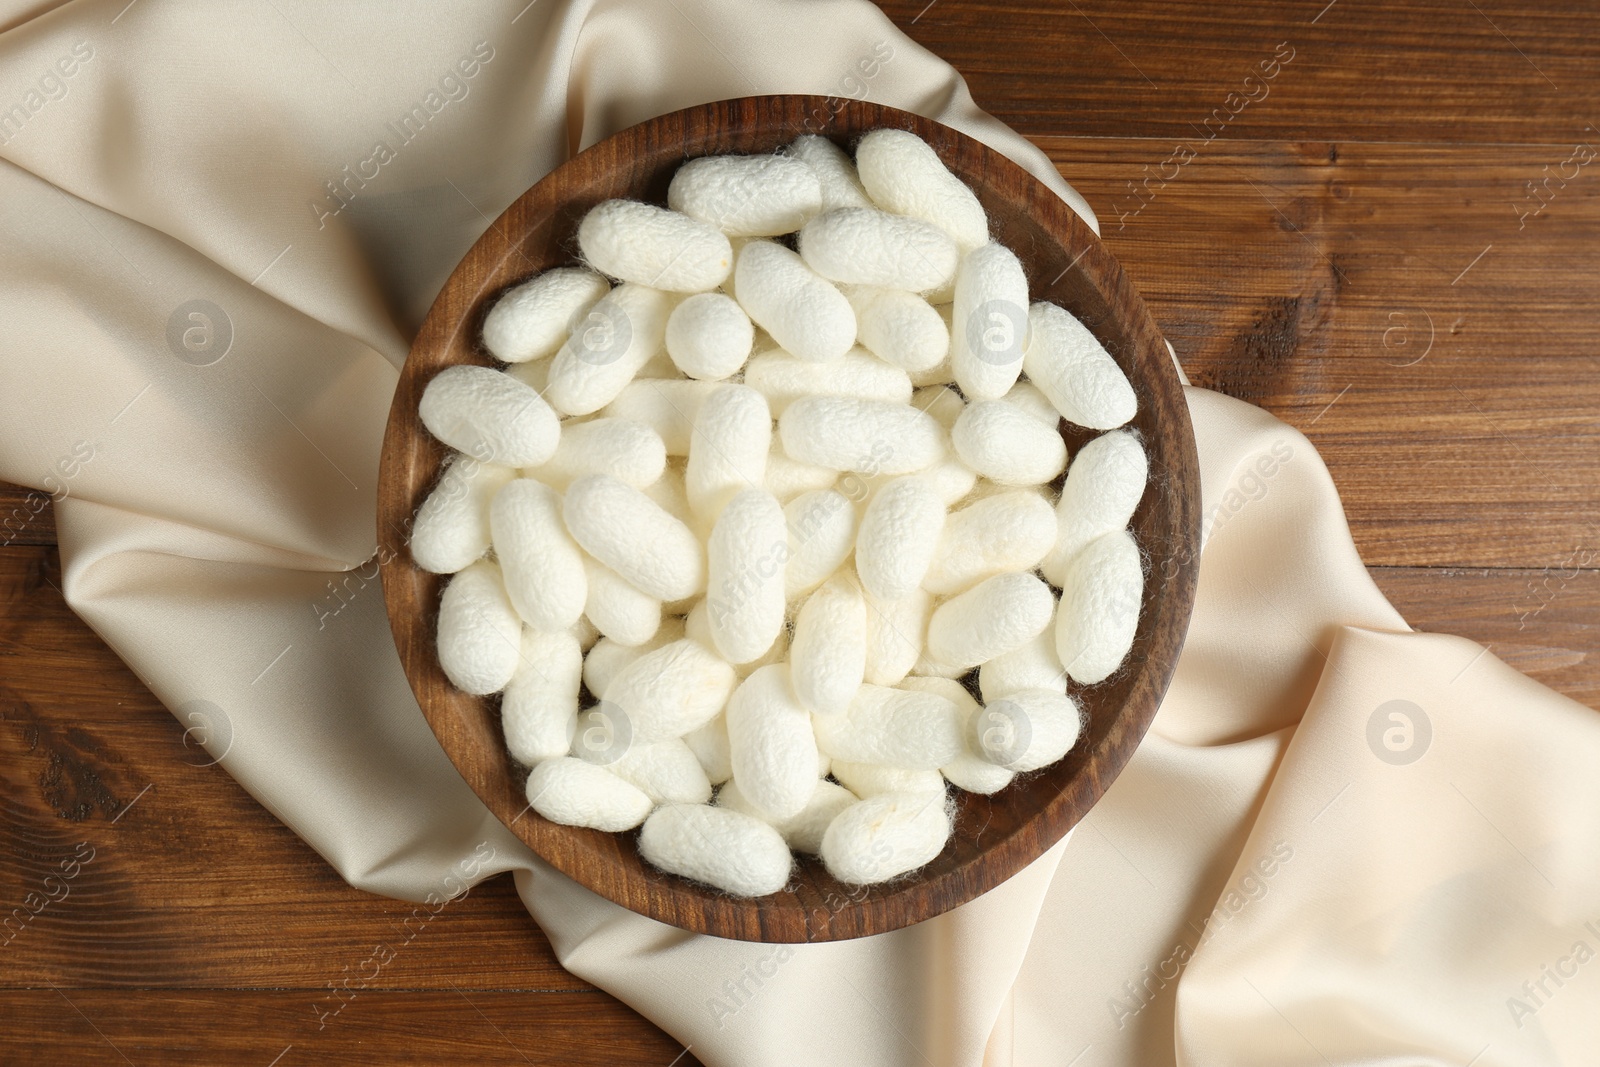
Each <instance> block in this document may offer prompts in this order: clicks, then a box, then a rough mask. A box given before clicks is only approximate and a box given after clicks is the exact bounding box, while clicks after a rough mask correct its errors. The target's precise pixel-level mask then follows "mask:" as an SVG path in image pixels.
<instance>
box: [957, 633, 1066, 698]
mask: <svg viewBox="0 0 1600 1067" xmlns="http://www.w3.org/2000/svg"><path fill="white" fill-rule="evenodd" d="M978 689H979V691H980V692H982V693H983V699H984V700H999V699H1000V698H1001V697H1003V696H1009V695H1010V694H1012V693H1015V692H1016V691H1017V690H1019V689H1053V690H1055V691H1056V692H1057V693H1065V692H1066V691H1067V672H1066V669H1065V668H1063V667H1062V666H1061V657H1060V656H1057V655H1056V635H1055V633H1054V632H1052V631H1051V630H1050V629H1049V628H1048V627H1046V628H1045V629H1044V630H1041V631H1040V632H1039V636H1037V637H1035V638H1033V639H1032V640H1031V641H1027V642H1025V643H1024V644H1021V645H1018V646H1017V647H1016V648H1014V649H1012V650H1011V651H1010V652H1003V653H1001V654H1000V655H998V656H996V657H995V658H994V659H992V660H989V661H988V662H987V663H985V664H984V665H983V666H982V667H980V668H978Z"/></svg>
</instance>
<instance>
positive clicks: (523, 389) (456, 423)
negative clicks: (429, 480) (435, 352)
mask: <svg viewBox="0 0 1600 1067" xmlns="http://www.w3.org/2000/svg"><path fill="white" fill-rule="evenodd" d="M417 415H418V417H419V418H421V420H422V425H424V426H426V427H427V428H428V432H429V433H431V434H433V436H435V437H437V438H438V439H439V440H441V441H443V442H444V443H445V444H447V445H449V446H450V447H451V448H453V449H455V450H456V451H457V452H465V453H466V454H467V455H469V456H471V457H473V458H474V459H476V460H478V461H479V462H481V463H498V464H500V465H501V466H505V467H534V466H538V465H539V464H540V463H543V462H544V461H545V460H547V459H549V458H550V456H551V454H552V453H553V452H555V450H556V442H557V440H558V438H559V437H560V435H561V427H560V425H559V423H558V422H557V421H556V413H555V412H554V411H551V410H550V405H549V404H547V403H546V402H545V399H544V397H542V396H540V395H539V394H538V392H536V391H535V390H534V389H532V388H530V387H529V386H527V385H525V384H523V383H522V382H521V381H518V380H517V379H516V378H513V377H512V376H511V375H509V374H505V373H502V372H501V371H497V370H491V369H489V368H488V367H473V366H464V365H460V366H454V367H446V368H445V369H444V370H442V371H440V372H439V373H438V374H435V375H434V376H433V378H432V379H430V380H429V382H428V385H427V387H426V388H425V389H423V391H422V400H421V401H420V402H419V403H418V405H417Z"/></svg>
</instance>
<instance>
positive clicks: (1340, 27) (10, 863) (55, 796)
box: [0, 0, 1600, 1067]
mask: <svg viewBox="0 0 1600 1067" xmlns="http://www.w3.org/2000/svg"><path fill="white" fill-rule="evenodd" d="M1324 3H1326V0H1302V2H1297V3H1292V4H1284V3H1279V2H1269V0H1236V2H1234V3H1230V4H1226V5H1221V4H1218V5H1204V4H1196V3H1188V2H1182V0H1178V2H1174V0H1165V2H1156V0H1126V2H1122V3H1112V2H1109V0H1065V3H1063V4H1061V5H1059V6H1057V5H1054V4H1045V3H1021V2H1013V3H1006V4H998V3H977V2H973V0H934V2H933V3H931V4H929V3H927V0H910V2H895V3H890V4H886V5H885V7H886V10H887V11H888V13H889V15H890V16H891V18H893V19H894V21H895V22H896V23H897V24H898V25H899V26H900V27H901V28H902V29H903V30H905V31H906V32H907V33H909V34H910V35H911V36H912V37H913V38H914V39H916V40H917V41H918V42H920V43H921V44H923V45H925V46H926V47H928V48H930V49H932V50H933V51H934V52H936V53H938V54H940V55H942V56H945V57H946V58H948V59H949V60H950V61H951V62H953V63H954V64H955V65H956V66H957V67H958V68H959V69H960V70H961V71H962V72H963V73H964V74H965V75H966V76H967V78H968V80H969V82H970V84H971V88H972V91H973V94H974V96H975V97H976V98H977V100H978V102H979V103H980V104H981V105H983V106H984V107H986V108H987V109H989V110H990V111H991V112H993V113H994V114H995V115H997V116H999V117H1000V118H1001V119H1003V120H1005V121H1006V122H1009V123H1010V124H1011V125H1013V126H1014V127H1015V128H1017V129H1018V130H1020V131H1021V132H1022V133H1024V134H1026V135H1027V136H1028V137H1030V138H1031V139H1032V140H1033V141H1034V142H1035V143H1037V144H1038V145H1039V146H1040V147H1042V148H1043V149H1044V150H1045V151H1046V152H1047V153H1049V155H1050V157H1051V158H1052V159H1053V160H1054V161H1055V162H1056V164H1057V165H1058V166H1059V167H1060V169H1061V172H1062V173H1063V174H1064V175H1065V176H1066V177H1067V179H1068V180H1069V181H1071V182H1072V183H1073V184H1074V185H1076V186H1077V187H1078V189H1080V190H1081V191H1082V192H1083V193H1084V194H1085V195H1086V196H1087V197H1088V199H1089V201H1090V203H1092V204H1093V205H1094V206H1095V208H1096V209H1097V210H1098V212H1099V213H1100V217H1101V223H1102V229H1103V231H1104V233H1105V236H1106V238H1107V240H1108V242H1109V244H1110V246H1111V248H1112V250H1113V251H1114V252H1115V253H1116V254H1117V255H1118V256H1119V257H1120V258H1121V260H1122V262H1123V264H1124V265H1125V266H1126V268H1127V270H1128V271H1129V273H1130V274H1131V275H1132V276H1133V278H1134V280H1135V282H1136V283H1137V284H1139V286H1140V287H1141V289H1142V290H1143V292H1144V294H1145V296H1146V299H1147V300H1148V301H1149V303H1150V305H1151V307H1152V309H1153V310H1154V313H1155V316H1156V319H1157V321H1158V322H1159V323H1160V324H1161V326H1162V327H1163V329H1164V330H1165V331H1166V333H1167V336H1168V337H1169V338H1170V339H1171V341H1172V343H1173V344H1174V345H1175V346H1176V347H1177V350H1178V353H1179V355H1180V357H1181V358H1182V361H1183V364H1184V366H1185V367H1186V368H1187V369H1188V371H1189V374H1190V376H1191V377H1192V378H1193V380H1194V381H1195V382H1196V383H1197V384H1200V385H1206V386H1209V387H1212V388H1215V389H1219V390H1221V391H1223V392H1225V393H1228V394H1230V395H1232V396H1236V397H1240V398H1243V399H1245V400H1249V401H1251V402H1253V403H1256V404H1260V405H1261V406H1263V407H1265V408H1266V409H1267V410H1269V411H1271V412H1273V413H1274V414H1276V415H1277V416H1279V417H1280V418H1282V419H1284V420H1285V421H1287V422H1288V423H1290V424H1291V425H1293V426H1295V427H1297V428H1299V429H1301V430H1302V431H1304V432H1305V433H1306V434H1308V435H1309V436H1310V438H1311V439H1312V441H1313V442H1315V444H1316V445H1317V447H1318V448H1319V449H1320V450H1321V452H1322V455H1323V457H1324V458H1325V459H1326V461H1327V463H1328V466H1329V467H1330V468H1331V469H1332V472H1333V476H1334V479H1335V481H1336V482H1337V484H1338V486H1339V489H1340V491H1341V492H1342V494H1343V497H1344V503H1345V508H1346V511H1347V513H1348V515H1349V518H1350V524H1351V527H1352V528H1353V530H1354V533H1355V539H1356V542H1357V544H1358V545H1359V546H1360V549H1361V553H1362V556H1363V558H1364V559H1365V560H1366V561H1367V563H1368V565H1369V567H1370V568H1371V570H1372V573H1373V575H1374V577H1375V578H1376V579H1377V581H1378V583H1379V585H1380V586H1381V587H1382V588H1383V590H1384V592H1385V593H1387V594H1388V595H1389V597H1390V598H1391V599H1392V600H1393V602H1394V603H1395V605H1396V606H1397V607H1398V608H1399V609H1400V610H1401V611H1402V612H1403V613H1404V614H1405V616H1406V617H1407V618H1408V619H1410V620H1411V622H1412V623H1413V625H1415V626H1416V627H1417V628H1419V629H1424V630H1438V631H1447V632H1451V633H1458V634H1462V635H1464V636H1467V637H1471V638H1473V639H1475V640H1477V641H1480V642H1484V643H1487V644H1489V645H1491V647H1492V648H1493V651H1494V653H1495V654H1496V655H1498V656H1500V657H1501V658H1503V659H1505V660H1507V661H1509V662H1510V663H1512V664H1513V665H1515V666H1517V667H1519V668H1521V669H1522V670H1524V671H1526V672H1528V673H1529V674H1530V675H1532V676H1533V677H1534V678H1536V679H1538V680H1539V681H1541V682H1544V683H1545V684H1547V685H1549V686H1551V687H1553V688H1555V689H1557V690H1559V691H1560V692H1563V693H1566V694H1568V695H1570V696H1572V697H1574V698H1576V699H1578V700H1580V701H1583V702H1585V703H1588V704H1589V705H1590V706H1591V707H1600V629H1597V628H1596V626H1595V622H1596V621H1597V620H1600V569H1597V567H1600V528H1597V526H1596V525H1595V522H1596V521H1597V519H1600V349H1597V343H1600V158H1596V157H1595V150H1596V148H1600V133H1597V132H1596V130H1595V128H1594V127H1593V126H1591V125H1590V123H1591V122H1592V121H1595V120H1597V119H1600V78H1597V77H1596V72H1597V71H1600V9H1595V8H1593V7H1588V8H1587V10H1586V9H1585V5H1581V4H1577V3H1573V4H1567V5H1562V4H1554V3H1551V4H1547V5H1545V6H1543V7H1536V6H1533V5H1530V4H1526V3H1521V2H1519V0H1494V2H1492V3H1491V2H1490V0H1477V2H1475V0H1465V2H1462V0H1439V2H1428V0H1421V2H1411V3H1406V4H1404V5H1396V4H1378V3H1375V2H1373V0H1334V2H1333V3H1329V4H1327V6H1326V7H1324V6H1323V5H1324ZM925 5H926V6H925ZM891 62H892V61H891ZM1263 63H1266V64H1267V66H1265V67H1263V66H1261V64H1263ZM1268 70H1272V71H1274V73H1273V74H1272V75H1271V76H1270V77H1267V76H1266V74H1265V72H1266V71H1268ZM844 73H845V72H841V75H843V74H844ZM1252 74H1255V78H1254V79H1253V80H1250V81H1247V80H1246V79H1247V77H1248V76H1250V75H1252ZM871 88H872V87H871V85H870V84H869V85H868V86H867V92H868V94H869V95H870V94H871ZM1580 145H1588V146H1592V147H1590V148H1588V149H1586V150H1581V151H1575V147H1576V146H1580ZM1579 161H1583V162H1581V163H1580V162H1579ZM37 498H38V494H34V495H33V499H35V500H37ZM29 500H30V495H29V494H28V493H27V492H26V491H24V490H20V489H0V515H3V514H7V513H10V512H11V511H12V509H13V508H14V507H22V508H23V509H24V511H25V512H31V511H33V510H35V507H34V505H31V504H29V503H28V501H29ZM59 569H60V568H59V560H58V556H57V553H56V549H55V547H54V531H53V528H52V526H51V522H50V517H49V511H48V509H47V508H45V509H43V511H42V513H41V514H40V515H39V516H38V517H37V518H34V519H30V520H29V521H27V522H26V523H25V524H23V528H22V530H21V533H20V534H18V535H17V536H15V537H14V538H13V539H12V540H11V542H10V543H9V544H8V545H6V546H5V547H4V548H3V549H0V903H4V905H5V907H4V909H3V910H5V911H8V912H9V910H10V908H11V907H12V906H13V904H15V903H20V902H21V901H22V899H23V898H24V896H25V895H26V894H27V893H28V892H30V891H32V890H33V889H35V888H36V887H37V886H38V885H39V884H40V883H41V881H42V879H43V877H44V876H45V875H46V874H48V873H49V872H50V870H52V869H54V866H55V863H56V861H57V859H58V858H59V857H60V856H61V855H65V854H68V853H71V852H72V850H73V848H74V847H75V846H76V845H78V843H80V842H84V843H86V844H85V846H84V847H86V848H93V849H95V850H96V858H95V860H94V861H93V863H92V864H90V865H89V866H88V867H87V868H85V869H84V871H83V873H82V874H81V875H80V876H79V877H78V878H76V879H75V880H74V881H73V882H72V883H71V895H70V896H69V897H68V898H66V899H64V900H62V901H60V902H58V903H56V904H53V905H52V906H51V907H49V908H47V909H46V910H45V911H43V912H41V913H40V914H39V915H38V916H37V917H36V918H35V919H34V920H33V921H32V922H31V923H29V924H28V926H27V928H26V930H25V932H24V934H23V935H22V936H16V937H14V939H13V941H12V943H10V944H4V945H0V1020H3V1021H0V1060H3V1061H5V1062H28V1063H53V1062H76V1061H80V1060H89V1061H92V1062H99V1063H115V1062H123V1061H124V1060H125V1061H127V1062H130V1063H135V1064H146V1063H172V1062H183V1063H189V1062H194V1063H218V1062H229V1063H235V1062H237V1063H246V1064H260V1065H262V1067H266V1065H268V1064H270V1063H273V1062H277V1063H279V1064H282V1065H283V1067H289V1065H292V1064H296V1063H304V1062H310V1061H313V1060H322V1061H329V1062H339V1063H346V1064H368V1063H371V1064H392V1063H401V1062H405V1063H410V1062H417V1063H437V1062H443V1061H445V1060H446V1059H449V1060H451V1061H453V1062H472V1063H497V1064H498V1063H506V1064H516V1063H539V1062H549V1063H563V1064H590V1063H593V1064H613V1063H627V1064H651V1065H658V1067H666V1065H667V1064H670V1063H673V1062H674V1057H679V1058H678V1059H677V1060H676V1062H677V1063H678V1064H680V1065H687V1064H689V1063H691V1062H693V1055H692V1053H689V1054H682V1055H680V1054H681V1053H683V1050H682V1048H681V1046H680V1045H678V1044H677V1043H676V1042H674V1041H672V1040H671V1039H670V1038H668V1037H667V1036H666V1035H665V1034H663V1033H661V1032H660V1031H658V1030H656V1029H655V1028H654V1027H653V1026H651V1025H650V1024H649V1023H647V1022H646V1021H645V1020H643V1019H642V1018H640V1017H639V1016H637V1015H636V1014H634V1013H633V1012H632V1011H631V1010H629V1009H628V1008H627V1007H625V1006H624V1005H622V1004H620V1003H619V1002H617V1001H616V1000H614V999H612V998H611V997H610V996H608V995H606V994H604V993H601V992H599V991H597V990H595V989H594V988H592V987H590V986H589V985H587V984H586V983H584V982H581V981H579V980H577V979H575V978H573V977H572V976H570V975H568V974H566V973H565V972H564V971H562V969H561V968H560V966H559V965H558V964H557V963H556V962H555V959H554V957H553V955H552V953H551V950H550V947H549V945H548V943H547V942H546V940H545V939H544V937H543V935H542V934H541V933H540V932H539V930H538V929H537V928H536V927H535V926H534V925H533V923H532V922H531V920H530V919H529V918H528V916H527V913H526V912H525V911H524V910H523V908H522V906H521V904H520V903H519V902H518V900H517V897H516V895H515V893H514V892H513V890H512V886H511V883H510V880H509V879H508V878H505V877H501V878H497V879H494V880H492V881H490V882H488V883H486V884H484V885H482V886H480V887H479V888H478V889H476V890H474V891H473V892H472V893H471V895H470V896H469V897H467V898H466V899H465V900H462V901H460V902H458V903H456V904H453V905H451V906H450V907H449V908H448V909H446V910H445V911H443V912H441V913H440V915H439V916H438V918H437V919H435V920H434V921H433V922H432V923H430V924H429V926H428V927H427V928H426V929H425V931H424V932H423V934H422V935H421V936H419V937H416V938H415V939H414V940H413V941H411V943H410V944H409V945H408V946H407V948H406V950H405V951H404V952H403V953H402V954H400V955H399V957H398V958H397V959H396V960H395V961H394V962H393V963H392V964H391V965H390V966H388V967H387V968H385V969H384V971H383V973H382V976H381V978H380V980H379V981H378V982H376V983H375V984H374V985H373V986H372V987H371V988H368V989H365V990H363V991H361V992H360V993H359V995H358V997H357V998H356V999H355V1000H353V1001H350V1002H349V1003H348V1004H346V1006H345V1007H344V1010H343V1011H342V1012H341V1013H340V1015H339V1016H338V1017H337V1019H336V1020H335V1021H334V1022H332V1023H330V1024H329V1025H327V1026H326V1027H324V1028H323V1029H321V1030H319V1029H318V1026H317V1021H318V1018H317V1005H318V1002H319V998H322V997H324V996H326V995H327V993H328V986H329V983H330V982H334V981H337V980H338V979H340V978H341V977H342V976H343V974H344V973H345V970H346V968H352V969H353V968H358V967H360V966H361V964H362V961H363V960H365V959H367V957H368V956H369V954H370V953H371V950H372V947H373V946H374V945H375V944H377V943H379V942H383V941H386V940H389V939H392V937H393V931H395V930H396V929H397V927H398V925H399V923H400V920H401V918H402V917H403V916H405V915H406V914H408V913H409V912H410V910H411V906H410V905H403V904H400V903H398V902H395V901H390V900H385V899H382V898H379V897H374V896H369V895H367V894H365V893H361V892H357V891H356V890H353V889H350V888H349V887H348V886H346V885H345V884H344V883H343V882H341V881H340V880H339V878H338V877H337V876H336V875H335V874H334V873H333V872H332V871H331V870H330V869H329V868H328V867H327V866H326V865H325V864H324V863H322V862H321V861H320V860H319V859H318V858H317V857H316V856H315V855H314V854H313V853H312V852H311V850H310V849H308V848H307V847H306V846H305V845H304V844H302V843H301V842H300V841H299V840H298V839H297V838H296V837H295V836H294V835H293V834H291V833H290V832H289V831H288V830H286V829H285V828H283V827H282V826H281V825H279V824H278V823H277V822H276V821H275V820H274V819H273V818H272V816H270V815H269V814H267V813H266V812H265V811H264V810H262V809H261V808H260V807H259V806H258V805H257V804H256V803H255V802H254V801H253V800H251V799H250V797H248V796H247V795H246V794H245V793H244V791H243V790H242V789H240V788H239V787H238V786H237V785H235V784H234V782H233V781H232V779H230V778H229V777H228V776H227V775H226V774H225V773H223V772H222V771H221V770H220V769H219V768H216V767H194V766H190V765H189V764H188V763H186V762H185V757H186V756H188V758H189V759H190V760H191V761H193V756H192V755H191V754H190V753H186V751H185V749H184V748H183V745H182V731H181V727H180V726H179V725H178V723H177V722H176V721H175V720H174V719H173V718H172V716H171V715H170V714H168V713H167V712H166V711H165V710H164V709H163V708H162V707H161V706H160V705H159V704H158V703H157V702H156V700H155V699H154V697H152V696H151V695H150V693H149V692H147V691H146V690H145V688H144V687H143V686H142V685H141V684H140V683H139V682H138V681H137V680H136V679H135V678H134V676H133V675H132V674H131V673H130V672H129V671H128V670H127V669H126V668H125V667H123V666H122V665H121V664H120V662H119V661H118V660H117V659H116V657H115V656H113V655H112V654H111V652H110V651H109V650H108V649H107V648H106V647H105V646H104V645H103V644H102V643H101V642H100V641H99V640H98V639H97V638H96V637H95V636H94V635H93V634H92V633H91V632H90V631H89V630H88V628H87V627H85V626H84V625H83V624H82V623H81V622H79V621H78V620H77V619H76V618H75V617H74V616H73V615H72V614H71V613H70V612H69V611H68V610H67V608H66V606H65V605H64V603H63V602H62V599H61V594H60V592H59V590H58V587H59V585H60V575H59ZM191 752H192V750H191ZM146 785H149V787H150V789H152V790H154V791H156V792H158V793H159V794H161V803H159V804H148V805H137V800H138V796H137V795H136V794H139V791H140V790H141V789H142V788H144V787H145V786H146ZM136 805H137V806H136ZM6 936H7V935H6V934H0V941H3V940H4V938H5V937H6ZM321 1006H322V1007H323V1008H324V1009H325V1008H326V1004H325V1003H324V1004H322V1005H321ZM119 1055H120V1059H119ZM274 1057H280V1058H279V1059H277V1060H276V1061H274Z"/></svg>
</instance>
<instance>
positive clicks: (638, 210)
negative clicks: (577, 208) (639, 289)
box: [578, 200, 733, 293]
mask: <svg viewBox="0 0 1600 1067" xmlns="http://www.w3.org/2000/svg"><path fill="white" fill-rule="evenodd" d="M578 249H579V251H580V252H582V254H583V258H584V259H585V260H586V261H587V262H588V264H589V265H590V266H591V267H593V268H594V269H595V270H597V271H599V272H600V273H601V274H607V275H610V276H611V277H613V278H620V279H621V280H622V281H625V282H633V283H635V284H637V285H648V286H650V287H651V288H653V289H665V290H667V291H669V292H675V293H698V292H703V291H705V290H707V289H715V288H716V287H717V286H719V285H721V284H722V281H723V279H724V278H726V277H727V276H728V272H729V270H731V269H732V267H733V249H732V248H731V247H730V246H729V244H728V238H727V237H726V236H724V235H723V233H722V232H721V231H720V230H718V229H717V228H716V227H715V226H712V225H710V224H709V223H706V222H702V221H700V220H699V219H693V218H690V217H689V216H688V215H685V214H682V213H681V212H677V211H673V210H671V209H669V208H664V207H657V206H656V205H654V204H643V203H640V202H638V201H636V200H607V201H605V202H604V203H601V204H597V205H595V206H594V207H593V208H591V209H590V211H589V213H588V214H587V215H585V216H584V217H583V221H582V222H581V223H579V224H578Z"/></svg>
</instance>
